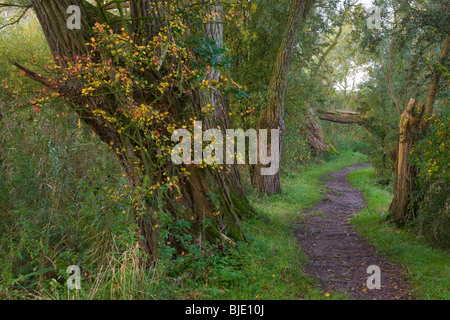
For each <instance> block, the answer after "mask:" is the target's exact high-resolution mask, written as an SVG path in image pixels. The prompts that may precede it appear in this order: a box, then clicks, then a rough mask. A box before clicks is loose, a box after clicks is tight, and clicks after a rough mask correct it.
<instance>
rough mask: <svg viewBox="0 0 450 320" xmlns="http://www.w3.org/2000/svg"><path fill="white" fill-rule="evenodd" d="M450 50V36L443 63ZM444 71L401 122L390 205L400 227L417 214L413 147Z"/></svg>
mask: <svg viewBox="0 0 450 320" xmlns="http://www.w3.org/2000/svg"><path fill="white" fill-rule="evenodd" d="M449 49H450V36H447V38H446V40H445V42H444V46H443V48H442V51H441V56H440V59H441V62H443V61H444V59H446V58H447V56H448V51H449ZM439 79H440V72H439V70H436V71H435V72H434V74H433V78H432V81H431V85H430V88H429V91H428V95H427V101H426V103H425V105H424V104H422V103H420V102H416V101H415V99H410V101H409V103H408V105H407V107H406V109H405V111H404V112H403V113H402V115H401V116H400V121H399V141H398V149H397V163H396V182H395V189H394V197H393V199H392V202H391V205H390V209H389V211H390V213H389V218H391V219H392V220H393V221H394V222H395V224H396V225H397V226H399V227H402V226H404V225H405V224H406V223H407V222H409V221H411V220H412V219H413V218H415V217H416V215H417V210H416V209H417V208H416V206H415V205H414V204H413V203H412V196H413V195H414V190H415V183H416V182H415V179H414V178H415V177H416V175H417V172H416V168H415V167H414V166H412V165H411V164H410V163H408V156H409V155H410V152H411V146H412V145H413V144H414V142H415V141H417V140H419V139H422V137H423V133H424V130H425V129H426V127H427V123H428V119H429V118H430V116H431V115H432V114H433V105H434V102H435V99H436V94H437V89H438V84H439Z"/></svg>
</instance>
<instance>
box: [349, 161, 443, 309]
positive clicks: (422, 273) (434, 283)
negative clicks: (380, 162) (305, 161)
mask: <svg viewBox="0 0 450 320" xmlns="http://www.w3.org/2000/svg"><path fill="white" fill-rule="evenodd" d="M374 178H375V177H374V169H373V168H371V167H369V168H365V169H361V170H357V171H353V172H350V174H349V175H348V179H349V181H350V182H351V183H352V186H353V187H354V188H357V189H359V190H361V191H362V192H363V195H364V199H365V200H366V202H367V207H366V208H365V209H364V210H362V211H361V212H360V213H359V214H358V215H356V216H355V217H354V218H353V219H352V223H353V224H354V225H355V227H356V228H357V230H358V232H359V233H361V234H362V235H364V236H366V237H367V238H369V241H370V242H371V244H372V245H374V246H375V247H376V248H377V249H378V251H379V252H380V253H381V254H383V255H385V256H387V257H388V258H390V259H391V260H392V261H394V262H398V263H400V264H402V265H404V266H405V267H406V269H407V271H408V274H409V275H410V277H411V280H412V282H413V285H414V292H413V295H414V298H416V299H421V300H425V299H430V300H449V299H450V292H449V288H450V254H449V253H447V252H443V251H440V250H436V249H433V248H431V247H430V246H429V245H427V244H426V243H425V242H424V240H423V239H421V238H420V237H417V236H416V235H414V234H412V233H410V232H407V231H406V230H399V229H397V228H395V227H394V226H393V225H392V224H391V223H389V222H388V221H387V220H386V215H387V211H388V208H389V204H390V202H391V199H392V194H391V192H390V191H389V190H386V189H383V188H381V187H380V186H376V185H374V184H373V181H374Z"/></svg>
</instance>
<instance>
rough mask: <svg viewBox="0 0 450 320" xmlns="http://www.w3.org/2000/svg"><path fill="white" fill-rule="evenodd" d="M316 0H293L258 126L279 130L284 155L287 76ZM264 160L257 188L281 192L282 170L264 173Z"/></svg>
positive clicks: (256, 172)
mask: <svg viewBox="0 0 450 320" xmlns="http://www.w3.org/2000/svg"><path fill="white" fill-rule="evenodd" d="M314 2H315V0H295V1H292V2H291V7H290V10H289V16H288V20H287V24H286V35H285V37H284V38H283V40H282V42H281V45H280V49H279V51H278V56H277V60H276V62H275V67H274V71H273V73H272V79H271V81H270V85H269V95H268V99H267V102H266V105H265V107H264V109H263V111H262V113H261V116H260V119H259V124H258V127H259V128H260V129H266V130H268V132H270V131H271V130H273V129H275V130H277V129H278V130H279V133H280V135H279V153H278V154H279V155H281V150H282V145H283V138H284V134H285V121H284V99H285V91H286V85H287V77H288V73H289V69H290V66H291V61H292V54H293V51H294V46H295V37H296V35H297V31H298V29H299V26H300V24H301V22H303V21H304V20H305V18H306V16H307V15H308V13H309V11H310V10H311V8H312V6H313V4H314ZM268 141H269V143H268V145H267V154H268V155H270V154H271V143H270V141H271V139H270V138H269V139H268ZM278 161H279V160H278ZM262 167H264V165H262V164H261V163H258V164H257V165H256V166H255V173H254V176H255V183H256V188H257V189H258V190H259V191H260V192H261V193H266V194H268V195H271V194H281V193H282V190H281V181H280V171H279V170H278V172H277V173H276V174H274V175H262V174H261V168H262Z"/></svg>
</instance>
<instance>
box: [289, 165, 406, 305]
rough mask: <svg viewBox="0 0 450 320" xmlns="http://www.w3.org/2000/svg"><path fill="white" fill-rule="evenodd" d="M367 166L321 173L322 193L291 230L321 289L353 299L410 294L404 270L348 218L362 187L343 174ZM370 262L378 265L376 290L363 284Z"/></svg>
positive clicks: (354, 211) (360, 201)
mask: <svg viewBox="0 0 450 320" xmlns="http://www.w3.org/2000/svg"><path fill="white" fill-rule="evenodd" d="M367 166H370V164H366V165H357V166H352V167H348V168H345V169H344V170H341V171H339V172H336V173H333V174H330V175H326V176H324V177H323V179H324V182H325V183H326V186H327V188H326V190H325V192H326V197H325V198H324V199H322V200H321V201H319V202H318V203H317V204H316V205H315V206H314V207H313V208H312V209H311V210H308V211H306V212H303V213H302V215H303V219H302V223H301V224H300V225H299V226H298V228H297V229H296V230H295V235H296V237H297V238H298V240H299V241H300V246H301V247H302V249H303V251H304V252H305V253H306V255H307V256H308V257H309V259H310V263H309V264H308V266H307V267H306V269H305V272H306V273H307V274H309V275H311V276H312V277H315V278H317V279H318V280H319V282H320V285H321V287H322V290H323V291H324V292H326V293H331V292H340V293H344V294H348V295H349V296H350V297H351V298H352V299H356V300H407V299H412V297H411V289H410V288H411V286H410V284H409V283H408V280H407V278H406V271H405V270H404V269H403V268H402V267H401V266H399V265H397V264H394V263H392V262H390V261H389V260H388V259H387V258H386V257H383V256H381V255H380V254H379V253H377V252H376V249H375V248H374V247H373V246H371V245H370V244H369V243H368V241H367V239H365V238H363V237H362V236H360V235H358V234H357V233H356V231H355V230H354V229H353V227H352V225H351V224H350V223H349V220H350V219H351V218H352V217H353V216H354V215H355V214H357V213H358V212H360V211H361V210H362V209H363V208H364V207H365V202H364V199H363V197H362V194H361V192H360V191H358V190H356V189H352V188H351V186H350V183H349V182H348V181H347V175H348V173H349V172H351V171H353V170H357V169H361V168H365V167H367ZM372 265H376V266H378V267H379V268H380V271H381V281H380V283H381V288H380V289H370V288H368V287H367V282H368V277H370V276H371V275H372V272H370V273H368V267H369V266H372Z"/></svg>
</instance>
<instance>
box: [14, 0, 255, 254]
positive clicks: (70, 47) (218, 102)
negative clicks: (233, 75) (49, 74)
mask: <svg viewBox="0 0 450 320" xmlns="http://www.w3.org/2000/svg"><path fill="white" fill-rule="evenodd" d="M158 2H160V3H162V2H161V1H151V0H136V1H131V2H130V12H131V19H132V23H131V25H130V26H129V28H131V30H133V32H134V35H135V39H136V42H137V41H140V43H145V41H146V39H148V38H149V37H152V36H153V34H154V32H156V31H159V28H160V27H161V24H163V23H164V21H165V19H164V10H162V9H161V10H158V13H157V14H158V15H159V18H160V19H157V20H154V19H143V18H146V17H147V15H150V14H153V15H155V14H156V13H151V12H154V11H152V10H149V8H150V7H152V6H154V5H155V4H158ZM31 3H32V6H33V9H34V10H35V12H36V15H37V17H38V19H39V21H40V24H41V26H42V29H43V31H44V34H45V36H46V39H47V42H48V45H49V47H50V50H51V52H52V54H53V56H54V57H60V58H64V59H66V61H74V59H75V57H77V56H81V55H84V54H86V53H87V48H86V43H87V42H89V39H90V38H91V37H92V33H91V32H92V31H91V30H92V26H93V24H94V23H95V22H97V21H98V22H107V21H106V20H108V15H110V13H109V12H107V11H105V10H104V9H101V8H97V7H95V6H92V5H90V4H89V3H87V2H86V1H82V0H58V1H52V0H31ZM70 5H78V6H79V7H80V8H81V9H82V28H81V30H69V29H68V28H67V27H66V21H67V14H66V10H67V8H68V6H70ZM161 8H162V7H161ZM215 10H216V11H217V13H218V15H220V14H221V7H219V6H217V7H215ZM152 18H155V16H152ZM119 20H120V19H119ZM118 27H120V23H117V24H116V26H115V27H113V30H116V29H115V28H118ZM222 27H223V26H222V24H221V23H218V22H217V21H216V22H214V23H210V24H206V25H205V27H204V36H205V37H209V38H210V39H214V40H215V41H217V43H219V44H220V43H221V42H222V37H223V30H222ZM57 61H63V59H59V60H57ZM14 64H15V65H16V66H17V67H18V68H20V69H22V70H23V71H24V72H25V74H26V76H28V77H30V78H32V79H34V80H36V81H38V82H40V83H42V84H43V85H45V86H47V87H49V88H52V89H54V90H56V91H57V92H59V93H60V94H61V95H62V96H64V97H65V98H67V99H69V100H70V101H71V102H72V103H73V104H74V105H75V106H78V107H75V111H76V112H77V113H78V115H79V116H80V118H81V119H82V120H83V121H84V122H85V123H86V124H87V125H88V126H89V127H90V128H91V129H92V130H93V131H94V132H95V133H96V134H97V135H98V136H99V137H100V139H101V140H102V141H103V142H105V143H108V144H111V146H112V147H113V150H115V149H118V150H124V151H123V152H120V153H117V156H118V159H119V161H120V164H121V165H122V168H123V170H124V172H125V174H126V176H127V179H128V181H129V184H130V185H131V186H134V187H140V186H142V185H143V184H144V181H143V180H144V178H145V176H147V177H150V178H151V179H153V180H156V181H158V179H159V180H160V181H162V180H163V179H165V178H166V176H163V175H162V174H161V170H159V172H160V173H154V172H149V171H148V170H149V168H150V162H151V159H148V156H146V155H144V154H143V153H142V152H141V151H139V150H137V149H136V148H135V147H136V146H138V145H137V144H136V141H135V139H131V138H130V137H131V136H132V137H134V138H136V139H138V138H140V137H142V136H143V134H142V132H141V129H140V128H138V127H133V126H130V128H128V129H127V132H125V133H127V134H123V133H120V132H118V131H117V129H116V128H114V126H112V125H111V123H109V122H108V121H107V120H105V119H104V118H103V117H101V116H98V117H95V116H93V111H94V110H96V109H97V110H99V109H100V110H104V111H107V112H110V114H113V113H114V111H115V110H117V108H118V106H117V105H116V103H117V102H116V101H115V99H114V96H112V95H111V96H109V95H103V96H100V97H87V96H83V95H82V94H81V90H82V88H81V87H80V85H78V84H76V82H70V80H69V81H67V82H65V83H58V84H55V83H52V82H51V81H49V80H47V79H45V78H43V77H41V76H40V75H38V74H37V73H35V72H33V71H32V70H29V69H27V68H25V67H24V66H22V65H20V64H18V63H14ZM144 75H145V76H146V78H147V80H148V81H149V82H150V83H152V82H155V81H157V80H158V78H157V77H158V76H157V75H155V74H154V73H153V72H152V70H146V71H145V73H144ZM208 76H209V77H211V80H212V79H217V80H218V78H219V73H218V71H215V70H212V71H211V72H210V73H209V75H208ZM147 99H148V98H147ZM207 102H208V103H211V105H212V106H213V107H215V114H214V115H213V116H211V117H210V118H208V119H202V120H203V121H204V123H206V124H207V126H208V127H209V128H213V127H214V128H217V127H220V128H221V129H222V130H225V129H227V128H229V127H230V123H229V119H228V106H227V103H226V99H224V97H223V96H222V95H221V94H219V93H218V92H211V91H203V90H198V91H197V92H195V93H194V95H193V98H190V99H187V98H186V97H181V98H180V97H178V96H173V95H171V94H170V92H169V93H167V94H165V95H164V96H163V97H162V98H161V103H165V104H166V105H168V106H169V108H170V111H171V112H172V113H173V114H180V113H183V112H185V113H189V114H191V115H195V114H200V110H201V107H202V106H204V105H206V103H207ZM139 103H151V101H139ZM81 106H82V107H81ZM80 107H81V108H80ZM165 130H166V128H161V133H162V134H167V132H165ZM140 142H141V144H143V145H144V146H145V147H146V149H147V150H148V153H149V154H150V155H151V156H153V157H156V154H157V149H156V148H155V147H154V146H152V142H151V141H148V140H147V141H146V140H145V139H141V140H140ZM140 146H142V145H140ZM166 166H167V167H170V168H171V172H173V175H177V174H178V173H179V172H180V167H176V166H174V165H173V164H172V163H171V162H168V163H167V164H166ZM172 167H173V168H172ZM187 170H188V171H189V172H190V175H189V176H187V177H185V178H182V179H181V180H180V188H181V197H180V196H179V195H177V194H175V192H172V191H167V192H165V193H161V194H160V195H161V197H162V202H163V205H164V208H163V210H164V211H165V212H170V213H171V214H172V215H173V216H174V218H175V221H177V220H185V221H189V222H191V228H190V230H189V232H190V233H191V236H192V238H193V241H194V242H196V243H197V244H199V245H200V246H202V244H203V243H204V241H206V240H209V241H212V242H214V241H216V240H221V241H222V242H225V241H233V240H243V239H244V236H243V233H242V231H241V228H240V219H241V218H244V217H246V216H249V215H250V214H251V212H252V211H251V209H250V206H249V204H248V201H247V199H246V197H245V194H244V192H243V188H242V185H241V182H240V177H239V172H238V170H237V167H236V166H230V167H229V168H228V169H227V170H226V171H224V172H218V171H216V170H212V169H209V168H206V169H199V168H195V167H192V166H187ZM143 173H144V174H143ZM212 193H213V194H215V195H216V196H217V199H211V197H210V196H209V195H210V194H212ZM217 203H220V208H217ZM140 207H141V208H144V213H142V212H141V213H140V214H138V213H137V212H136V221H137V223H138V226H139V229H140V233H141V235H142V241H141V248H142V249H143V250H144V251H145V252H147V253H148V254H150V255H155V254H156V253H157V249H158V247H159V242H158V236H159V232H160V226H159V225H160V221H159V218H158V215H157V214H158V211H159V210H161V208H158V207H157V206H155V205H154V204H153V200H152V198H150V197H149V198H144V199H142V203H141V204H140ZM180 208H185V209H183V210H180ZM218 210H219V211H220V214H219V215H218V214H216V213H217V211H218ZM205 218H208V219H209V220H210V221H211V222H212V223H211V224H205ZM169 231H170V232H172V230H169ZM169 239H170V240H171V241H169V242H170V243H171V245H173V246H175V247H176V248H177V250H178V251H181V250H185V248H183V246H182V245H181V243H179V242H177V240H176V238H174V237H173V236H172V237H171V236H169Z"/></svg>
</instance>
